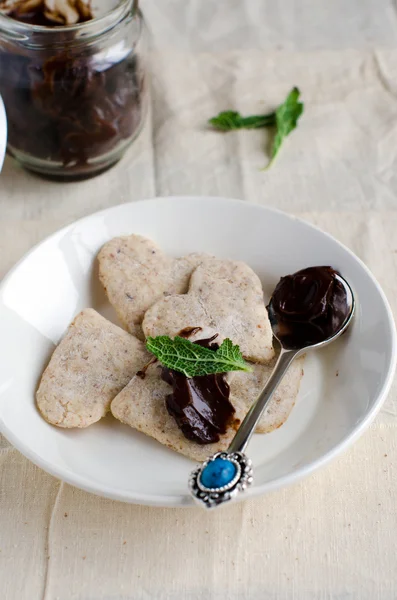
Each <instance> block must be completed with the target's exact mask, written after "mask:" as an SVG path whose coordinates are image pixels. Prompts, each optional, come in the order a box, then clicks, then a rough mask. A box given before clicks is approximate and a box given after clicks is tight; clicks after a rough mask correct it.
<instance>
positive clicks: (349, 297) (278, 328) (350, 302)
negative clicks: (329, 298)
mask: <svg viewBox="0 0 397 600" xmlns="http://www.w3.org/2000/svg"><path fill="white" fill-rule="evenodd" d="M334 277H335V279H336V280H337V281H338V282H339V283H340V285H341V286H342V287H343V290H344V292H345V294H346V312H345V316H344V320H343V321H342V322H341V323H340V326H339V327H338V328H337V329H336V330H335V331H334V333H332V335H330V336H328V337H326V338H325V339H323V340H320V341H317V342H314V343H308V344H302V345H301V346H297V345H296V344H288V340H286V339H285V336H284V335H283V333H282V325H280V321H279V319H278V318H277V312H276V310H275V307H274V296H272V297H271V298H270V302H269V306H268V307H267V310H268V315H269V321H270V325H271V327H272V331H273V336H274V337H275V338H276V340H277V341H278V342H279V344H280V346H281V348H282V349H283V350H284V351H285V350H291V351H292V350H295V351H298V352H299V353H303V352H306V351H307V350H309V349H316V348H322V347H323V346H327V345H328V344H330V343H331V342H333V341H335V340H336V339H337V338H338V337H340V336H341V335H343V333H345V331H346V330H347V328H348V327H349V325H350V324H351V321H352V319H353V316H354V311H355V306H356V302H355V298H354V294H353V290H352V288H351V286H350V284H349V283H348V282H347V281H346V279H344V277H342V275H340V273H336V272H335V274H334ZM303 326H304V324H303Z"/></svg>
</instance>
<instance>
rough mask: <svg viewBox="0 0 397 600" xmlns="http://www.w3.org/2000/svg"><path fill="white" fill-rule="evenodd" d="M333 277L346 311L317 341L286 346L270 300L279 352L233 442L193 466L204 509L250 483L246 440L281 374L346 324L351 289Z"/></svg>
mask: <svg viewBox="0 0 397 600" xmlns="http://www.w3.org/2000/svg"><path fill="white" fill-rule="evenodd" d="M335 277H336V278H337V279H338V281H339V282H340V283H341V284H342V285H343V287H344V289H345V292H346V304H347V313H346V317H345V320H344V321H343V323H342V324H341V325H340V328H339V329H338V330H337V331H336V332H335V333H334V334H333V335H331V336H330V337H328V338H327V339H324V340H323V341H321V342H319V343H313V344H308V345H305V346H302V347H300V348H296V347H294V348H291V347H288V346H287V345H286V344H285V343H284V344H283V342H282V336H281V335H280V328H279V324H278V322H277V319H276V315H275V311H274V309H273V305H272V300H273V299H271V300H270V304H269V307H268V311H269V318H270V323H271V326H272V330H273V335H274V337H275V338H276V339H277V340H278V342H279V344H280V346H281V351H280V355H279V357H278V361H277V363H276V366H275V367H274V370H273V372H272V374H271V376H270V378H269V380H268V381H267V383H266V385H265V387H264V388H263V390H262V392H261V393H260V394H259V396H258V398H257V400H256V401H255V402H254V404H253V405H252V406H251V408H250V410H249V411H248V413H247V415H246V417H245V419H244V420H243V422H242V424H241V425H240V427H239V429H238V431H237V433H236V435H235V436H234V438H233V440H232V443H231V444H230V446H229V448H228V450H227V451H226V452H217V453H216V454H213V455H212V456H210V457H209V458H208V459H207V460H206V461H205V462H204V463H203V464H202V465H201V466H200V467H198V468H197V469H195V470H194V471H193V472H192V474H191V476H190V480H189V488H190V492H191V494H192V495H193V498H194V499H195V500H196V501H197V503H198V504H200V505H201V506H204V507H206V508H214V507H216V506H219V505H221V504H223V503H225V502H228V501H229V500H232V499H233V498H235V497H236V496H237V495H238V494H239V493H241V492H244V491H245V490H246V489H247V488H248V487H249V486H250V485H251V484H252V483H253V469H252V462H251V460H250V459H249V458H248V457H247V456H246V455H245V454H244V450H245V449H246V447H247V445H248V442H249V441H250V439H251V437H252V434H253V433H254V431H255V428H256V426H257V424H258V421H259V419H260V418H261V416H262V414H263V413H264V412H265V410H266V408H267V406H268V404H269V402H270V400H271V398H272V396H273V394H274V392H275V391H276V389H277V387H278V385H279V383H280V382H281V380H282V378H283V377H284V375H285V373H286V371H287V369H288V368H289V367H290V365H291V363H292V361H293V360H295V358H297V357H298V356H300V355H302V354H304V353H306V352H307V351H308V350H313V349H317V348H322V347H323V346H326V345H327V344H330V343H331V342H333V341H334V340H336V339H337V338H338V337H340V336H341V335H342V334H343V333H344V332H345V331H346V329H347V328H348V327H349V325H350V323H351V321H352V318H353V314H354V309H355V300H354V295H353V291H352V289H351V287H350V285H349V284H348V282H347V281H346V280H345V279H344V278H343V277H342V276H340V275H339V274H336V275H335ZM214 471H215V472H218V473H220V475H221V476H220V478H221V480H222V481H221V482H220V484H218V486H217V487H210V485H213V484H209V483H208V481H211V477H210V476H211V473H212V474H213V473H214Z"/></svg>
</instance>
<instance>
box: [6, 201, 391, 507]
mask: <svg viewBox="0 0 397 600" xmlns="http://www.w3.org/2000/svg"><path fill="white" fill-rule="evenodd" d="M182 199H183V201H184V202H197V201H199V202H203V203H205V202H220V203H224V204H229V205H230V204H233V205H238V206H249V207H250V208H251V209H255V210H258V211H264V212H267V213H271V214H278V215H280V216H282V217H283V218H285V219H287V220H289V221H294V222H299V223H300V224H301V225H303V226H304V227H306V228H308V229H310V230H315V231H317V232H318V233H320V234H321V235H322V236H325V237H326V238H328V239H330V240H331V241H332V242H334V243H335V244H337V245H338V246H339V247H341V248H342V249H343V250H344V251H345V252H346V253H347V254H349V255H350V256H351V257H352V258H353V259H354V260H355V261H356V262H357V263H358V264H359V265H360V267H361V268H362V269H363V270H364V272H365V273H366V274H367V275H368V276H369V278H370V279H371V281H372V283H373V284H374V286H375V288H376V291H377V292H378V294H379V296H380V298H381V300H382V303H383V305H384V308H385V311H386V315H387V318H388V330H389V332H390V339H391V348H390V360H389V365H388V370H387V374H386V376H385V378H384V381H383V384H382V387H381V389H380V392H379V394H378V396H377V398H376V400H375V402H374V405H373V407H372V408H371V410H370V411H369V412H368V413H367V415H366V416H365V418H364V419H363V420H362V421H360V423H359V424H357V425H356V426H355V427H354V428H353V429H352V431H351V432H350V434H349V435H347V436H346V438H345V439H343V440H342V441H341V442H339V443H338V444H337V445H336V446H335V447H333V448H331V449H330V450H329V451H328V452H327V453H325V454H324V455H323V456H321V457H319V458H317V459H316V460H314V461H313V462H311V463H309V464H308V465H306V466H304V467H300V468H298V469H297V470H296V471H294V472H292V473H289V474H287V475H283V476H282V477H278V478H273V479H271V480H270V481H267V482H266V483H263V484H261V485H257V486H254V487H253V488H251V489H250V490H249V491H248V492H247V493H246V494H244V495H243V496H240V497H239V499H238V500H237V501H242V500H245V499H249V498H253V497H257V496H261V495H264V494H266V493H268V492H271V491H274V490H277V489H280V488H282V487H287V486H289V485H292V484H294V483H296V482H298V481H300V480H302V479H303V478H305V477H307V476H308V475H310V474H311V473H313V472H315V471H316V470H318V469H319V468H321V467H323V466H326V465H327V464H329V463H330V462H331V461H332V460H333V459H334V458H337V457H338V456H339V455H340V454H342V453H343V452H344V451H345V450H347V449H348V448H349V447H350V446H351V445H352V444H353V443H354V442H355V441H356V440H357V439H358V438H359V437H360V436H361V435H362V434H363V433H364V431H365V430H366V429H367V428H368V427H369V425H370V424H371V423H372V421H373V420H374V418H375V417H376V415H377V413H378V412H379V410H380V408H381V406H382V404H383V402H384V401H385V399H386V397H387V395H388V393H389V391H390V388H391V385H392V382H393V377H394V373H395V370H396V361H397V333H396V325H395V321H394V317H393V313H392V310H391V307H390V304H389V301H388V299H387V297H386V294H385V292H384V291H383V289H382V287H381V286H380V284H379V283H378V281H377V279H376V278H375V276H374V275H373V274H372V272H371V271H370V269H369V268H368V267H367V265H366V264H365V263H364V262H363V261H362V260H361V259H360V258H359V257H358V256H357V255H356V254H355V253H354V252H353V251H352V250H350V249H349V248H348V247H347V246H345V245H344V244H343V243H342V242H340V241H339V240H337V239H336V238H335V237H334V236H332V235H331V234H329V233H327V232H325V231H323V230H322V229H320V228H319V227H317V226H316V225H312V224H311V223H309V222H307V221H305V220H304V219H301V218H300V217H297V216H296V215H294V214H291V213H288V212H285V211H282V210H280V209H277V208H273V207H269V206H264V205H261V204H255V203H253V202H249V201H247V200H241V199H237V198H227V197H225V196H191V195H184V194H179V195H172V196H156V197H153V198H148V199H141V200H135V201H130V202H125V203H120V204H116V205H114V206H109V207H107V208H104V209H101V210H99V211H96V212H94V213H91V214H89V215H86V216H84V217H82V218H80V219H77V220H75V221H72V222H71V223H69V224H68V225H65V226H64V227H61V228H60V229H58V230H57V231H55V232H53V233H52V234H50V235H48V236H47V237H45V238H44V239H43V240H40V241H39V242H38V243H37V244H35V245H34V246H33V247H32V248H30V250H28V251H27V252H26V253H25V254H24V255H23V256H22V257H21V258H20V259H19V260H18V261H17V262H16V264H15V265H14V266H13V267H11V269H10V270H9V271H8V272H7V273H6V275H5V276H4V277H3V279H2V280H1V282H0V293H1V292H2V291H3V289H4V288H5V287H6V286H7V284H8V281H9V279H10V278H11V277H12V275H13V274H14V272H15V271H16V270H17V269H18V268H19V266H20V265H21V264H22V263H23V262H24V261H25V260H26V259H27V258H28V257H29V256H30V255H31V254H33V253H34V252H35V251H36V250H37V249H38V248H39V247H40V246H42V245H43V244H45V243H47V242H49V241H50V240H51V239H52V238H55V237H56V236H58V235H62V234H65V233H66V232H67V231H68V230H70V229H72V228H74V227H76V226H78V225H81V224H84V222H85V221H88V220H90V219H92V218H93V217H101V216H102V215H106V213H110V212H112V211H114V210H118V209H120V208H122V207H123V208H125V207H128V206H133V207H137V206H139V205H140V204H143V203H145V204H148V203H152V204H156V203H158V202H174V201H178V200H179V201H180V200H182ZM0 433H2V435H4V437H5V438H6V439H7V440H8V441H9V442H10V443H11V444H12V446H13V447H14V448H16V449H17V450H18V451H19V452H21V454H23V455H24V456H25V457H26V458H27V459H28V460H30V461H31V462H32V463H33V464H35V465H36V466H38V467H39V468H41V469H43V470H44V471H45V472H47V473H49V474H50V475H52V476H54V477H56V478H57V479H59V480H61V481H65V482H66V483H68V484H70V485H72V486H74V487H77V488H79V489H82V490H84V491H86V492H89V493H93V494H96V495H98V496H102V497H105V498H109V499H112V500H118V501H122V502H126V503H130V504H140V505H145V506H157V507H163V508H166V507H174V508H175V507H192V506H194V503H193V500H192V499H191V498H190V496H189V495H188V493H186V495H185V496H181V495H159V496H154V495H151V494H139V493H136V492H134V493H133V494H132V495H131V493H128V492H126V491H123V490H120V489H118V488H114V487H110V486H106V487H104V486H103V485H102V484H98V483H96V482H95V481H94V480H87V479H86V478H85V477H83V476H81V475H78V474H76V473H74V472H71V471H70V470H69V469H67V468H64V467H53V466H52V464H51V463H48V462H47V460H46V459H43V458H42V457H41V456H39V455H38V454H36V453H35V452H34V451H32V450H31V449H30V448H29V446H27V445H26V444H24V443H23V441H21V440H20V439H19V438H18V437H17V436H15V435H14V433H13V432H12V431H11V430H9V429H8V427H7V426H6V425H5V423H4V421H3V419H2V417H1V415H0Z"/></svg>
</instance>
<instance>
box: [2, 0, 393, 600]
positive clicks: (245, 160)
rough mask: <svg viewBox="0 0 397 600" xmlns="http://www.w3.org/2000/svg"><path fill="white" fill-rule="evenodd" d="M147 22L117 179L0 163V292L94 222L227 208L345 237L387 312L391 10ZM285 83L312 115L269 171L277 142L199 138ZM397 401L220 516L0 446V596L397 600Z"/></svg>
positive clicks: (275, 9)
mask: <svg viewBox="0 0 397 600" xmlns="http://www.w3.org/2000/svg"><path fill="white" fill-rule="evenodd" d="M143 10H144V11H145V13H146V17H147V20H148V23H149V25H150V28H151V31H152V46H153V50H152V55H151V72H152V102H151V110H150V114H149V117H148V120H147V123H146V126H145V129H144V131H143V132H142V134H141V136H140V138H139V139H138V141H137V142H136V143H135V144H134V145H133V147H132V148H131V149H130V150H129V151H128V153H127V155H126V156H125V157H124V158H123V159H122V160H121V162H120V163H119V164H118V165H117V166H116V167H114V168H113V169H111V170H110V171H108V172H106V173H104V174H102V175H100V176H99V177H97V178H95V179H91V180H89V181H85V182H79V183H70V184H59V183H54V182H49V181H45V180H43V179H40V178H38V177H36V176H34V175H31V174H29V173H27V172H25V171H23V170H21V169H20V168H19V167H18V165H17V164H16V163H15V162H14V161H13V160H12V159H10V158H7V159H6V162H5V166H4V171H3V172H2V174H1V175H0V277H2V276H3V275H4V274H5V273H6V271H7V270H8V269H9V268H10V267H11V266H12V265H13V264H14V263H15V261H16V260H18V259H19V258H20V257H21V256H22V255H23V254H24V252H25V251H27V250H28V249H29V248H30V247H31V246H32V245H33V244H35V243H36V242H38V241H40V240H41V239H43V238H44V237H45V236H47V235H48V234H50V233H52V232H53V231H55V230H56V229H57V228H59V227H61V226H63V225H65V224H68V223H71V222H72V221H73V220H75V219H76V218H79V217H82V216H84V215H88V214H90V213H92V212H94V211H97V210H100V209H102V208H105V207H108V206H112V205H114V204H118V203H122V202H128V201H133V200H138V199H141V198H150V197H153V196H156V195H171V194H172V195H176V194H191V195H205V194H208V195H221V196H228V197H236V198H242V199H244V200H246V201H247V202H248V201H249V202H254V203H258V204H263V205H267V206H273V207H277V208H279V209H282V210H285V211H288V212H290V213H294V214H296V215H299V216H300V217H303V218H305V219H307V220H308V221H310V222H312V223H314V224H316V225H318V226H319V227H321V228H322V229H324V230H325V231H328V232H329V233H331V234H332V235H334V236H335V237H336V238H337V239H339V240H340V241H342V242H343V243H344V244H346V245H347V246H348V247H349V248H351V249H352V250H353V251H354V252H355V253H356V254H357V255H358V256H359V257H360V258H362V259H363V260H364V261H365V262H366V264H367V265H368V266H369V268H370V269H371V270H372V272H373V273H374V275H375V276H376V277H377V278H378V280H379V282H380V283H381V285H382V286H383V288H384V290H385V292H386V294H387V296H388V299H389V301H390V303H391V305H392V308H393V310H394V312H396V310H397V277H396V276H397V233H396V232H397V14H396V6H395V4H394V3H393V2H391V1H390V2H388V1H387V0H382V1H381V0H365V1H362V0H360V1H359V0H350V2H341V1H339V0H338V1H334V2H332V3H331V2H326V0H322V1H315V0H301V1H300V2H294V0H286V1H284V2H275V1H274V0H272V1H271V0H266V1H263V0H245V1H243V0H240V1H232V0H228V1H227V0H222V1H219V0H206V2H199V1H198V0H190V1H186V0H173V1H169V2H164V1H162V2H159V1H157V2H156V1H154V0H146V1H144V2H143ZM293 85H298V86H299V87H300V88H301V90H302V93H303V97H304V101H305V114H304V116H303V118H302V120H301V122H300V124H299V127H298V129H297V130H296V131H295V132H294V133H293V135H291V137H290V138H289V139H288V141H287V142H286V143H285V147H284V148H283V149H282V152H281V154H280V157H279V159H278V160H277V162H276V163H275V165H274V166H273V167H272V169H270V170H269V171H268V172H261V171H260V168H261V167H262V166H263V165H264V164H265V162H266V160H267V159H266V156H265V152H266V148H267V145H268V142H269V138H268V133H267V132H266V131H241V132H234V133H231V134H228V135H221V134H217V133H215V132H211V131H208V130H207V128H206V126H205V123H206V120H207V119H208V117H210V116H213V115H214V114H216V113H217V112H218V111H220V110H223V109H226V108H235V109H237V110H240V111H241V112H243V113H246V114H250V113H251V114H254V113H258V112H261V111H263V112H264V111H266V110H267V109H268V108H273V107H274V106H275V105H277V104H278V103H279V102H280V101H281V100H282V99H283V98H284V96H285V95H286V93H287V91H288V90H289V89H290V88H291V87H292V86H293ZM27 292H28V290H27ZM0 335H1V331H0ZM396 401H397V389H396V387H395V386H394V387H393V389H392V391H391V393H390V395H389V398H388V400H387V401H386V403H385V404H384V407H383V408H382V410H381V412H380V414H379V416H378V417H377V419H376V421H375V422H374V424H373V425H372V426H371V427H370V428H369V430H368V431H367V432H366V433H365V435H364V436H363V437H362V438H361V439H360V440H359V441H358V442H357V443H356V444H355V445H354V447H353V448H352V449H351V450H349V451H348V452H346V453H345V454H344V455H343V456H341V457H340V458H339V459H338V460H336V461H335V462H334V463H332V464H331V465H330V466H328V467H327V468H325V469H324V470H322V471H319V472H317V473H316V474H314V475H312V476H311V477H309V478H308V479H306V480H304V481H302V482H301V483H298V484H296V485H294V486H292V487H290V488H288V489H284V490H281V491H277V492H274V493H271V494H269V495H267V496H265V497H262V498H258V499H255V500H250V501H247V502H244V503H241V504H238V505H235V506H230V507H226V508H225V509H224V510H222V511H221V512H219V513H218V512H216V513H210V514H207V513H204V512H203V511H201V510H199V509H155V508H147V507H140V506H133V505H125V504H122V503H117V502H113V501H110V500H106V499H102V498H99V497H96V496H94V495H90V494H88V493H85V492H83V491H80V490H78V489H75V488H73V487H71V486H69V485H67V484H64V483H61V482H59V481H57V480H56V479H54V478H53V477H51V476H50V475H47V474H46V473H44V472H43V471H41V470H40V469H39V468H37V467H35V466H33V465H32V464H31V463H30V462H29V461H27V460H26V459H25V458H24V457H23V456H21V455H20V454H19V453H18V452H17V451H16V450H14V449H13V448H12V447H11V446H10V445H9V443H8V442H7V441H6V440H5V439H4V438H0V598H1V600H39V599H40V600H41V599H43V600H69V599H73V600H75V599H76V600H77V599H78V600H147V599H150V598H155V599H156V600H182V599H188V600H227V599H231V600H234V599H236V600H237V599H238V600H245V599H255V600H259V599H260V600H276V599H296V600H301V599H302V600H326V599H327V600H328V599H335V600H336V599H338V600H342V599H343V600H348V599H356V598H357V599H358V598H359V599H360V600H367V599H368V600H389V599H390V600H392V599H395V598H397V582H396V577H397V576H396V573H397V553H396V533H397V517H396V498H395V494H396V481H397V469H396V449H397V441H396V424H397V404H396Z"/></svg>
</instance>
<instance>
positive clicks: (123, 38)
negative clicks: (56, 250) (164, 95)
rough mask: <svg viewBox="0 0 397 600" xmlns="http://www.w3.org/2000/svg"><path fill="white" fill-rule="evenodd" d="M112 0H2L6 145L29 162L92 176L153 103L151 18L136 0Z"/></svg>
mask: <svg viewBox="0 0 397 600" xmlns="http://www.w3.org/2000/svg"><path fill="white" fill-rule="evenodd" d="M98 1H99V0H98ZM102 1H103V0H102ZM105 1H106V0H105ZM108 1H112V0H108ZM114 2H117V3H116V4H113V5H109V4H106V6H103V5H101V6H95V5H93V6H91V5H90V4H87V3H86V2H85V1H84V0H18V1H17V2H12V0H10V3H8V4H6V5H5V4H3V5H0V6H1V7H2V8H1V13H0V94H1V95H2V97H3V100H4V104H5V107H6V112H7V120H8V151H9V153H10V154H12V155H13V156H14V157H15V158H16V159H17V160H18V161H19V162H20V163H21V164H22V165H23V166H24V167H26V168H28V169H30V170H33V171H36V172H38V173H40V174H42V175H47V176H51V177H55V178H60V179H65V178H71V179H76V178H84V177H90V176H92V175H95V174H97V173H99V172H101V171H103V170H105V169H107V168H108V167H110V166H111V165H113V164H114V163H115V162H117V161H118V160H119V159H120V158H121V156H122V155H123V153H124V152H125V150H126V148H127V147H128V146H129V145H130V144H131V143H132V142H133V140H134V139H135V138H136V137H137V135H138V134H139V131H140V130H141V128H142V125H143V122H144V118H145V114H146V107H147V103H148V98H147V94H148V91H147V83H146V65H145V60H146V32H145V26H144V22H143V18H142V14H141V12H140V11H139V9H138V8H137V6H136V5H137V3H136V2H133V0H114Z"/></svg>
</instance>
